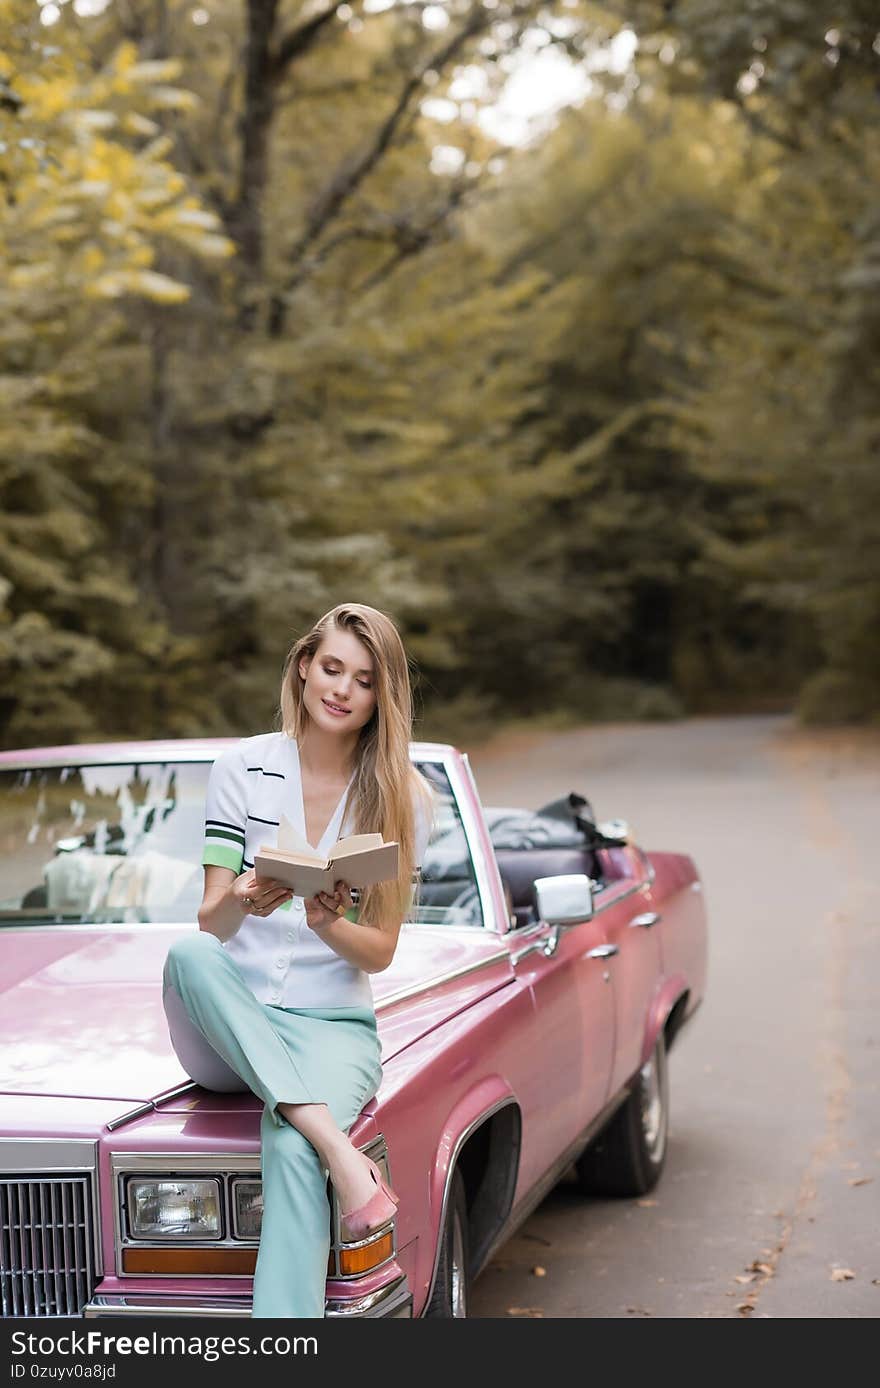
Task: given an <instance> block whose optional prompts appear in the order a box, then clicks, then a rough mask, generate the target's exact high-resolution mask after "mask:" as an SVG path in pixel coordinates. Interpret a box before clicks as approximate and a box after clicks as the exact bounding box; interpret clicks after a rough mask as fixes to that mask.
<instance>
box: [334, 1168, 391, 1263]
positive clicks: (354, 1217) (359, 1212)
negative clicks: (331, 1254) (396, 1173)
mask: <svg viewBox="0 0 880 1388" xmlns="http://www.w3.org/2000/svg"><path fill="white" fill-rule="evenodd" d="M367 1161H368V1162H369V1163H370V1175H371V1176H372V1178H373V1180H374V1181H375V1183H376V1186H377V1190H376V1193H375V1195H371V1196H370V1198H369V1200H368V1201H367V1203H366V1204H365V1205H359V1206H358V1208H357V1209H356V1210H352V1211H351V1213H350V1214H344V1215H342V1216H341V1219H342V1237H343V1239H345V1241H346V1242H347V1243H359V1242H360V1240H361V1239H367V1238H369V1237H370V1235H371V1234H375V1233H376V1232H377V1231H378V1230H379V1229H381V1228H382V1226H383V1224H388V1223H389V1221H390V1220H392V1219H393V1218H394V1216H395V1214H396V1213H397V1207H398V1205H399V1204H400V1198H399V1196H398V1195H397V1194H396V1193H395V1192H394V1191H393V1190H392V1189H391V1187H390V1186H389V1184H388V1182H387V1181H386V1180H385V1179H384V1178H383V1176H382V1172H381V1171H380V1170H379V1168H378V1166H377V1165H376V1163H375V1162H374V1161H371V1159H370V1158H369V1157H367Z"/></svg>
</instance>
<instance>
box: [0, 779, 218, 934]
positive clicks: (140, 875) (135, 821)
mask: <svg viewBox="0 0 880 1388" xmlns="http://www.w3.org/2000/svg"><path fill="white" fill-rule="evenodd" d="M210 769H211V766H210V762H140V763H137V764H132V763H131V762H128V763H125V764H121V765H116V766H83V765H74V766H63V767H62V766H53V767H40V768H30V769H27V770H22V771H2V772H0V845H2V859H0V918H2V919H3V920H5V921H10V920H14V921H18V922H23V923H27V921H29V920H33V921H35V922H42V921H47V920H49V921H71V922H76V921H83V920H88V921H99V922H100V921H111V920H112V921H168V922H172V921H181V922H182V921H195V919H196V916H197V912H198V908H199V904H200V902H201V898H202V869H201V866H200V863H201V856H202V837H203V833H204V815H205V790H206V787H207V784H208V773H209V772H210Z"/></svg>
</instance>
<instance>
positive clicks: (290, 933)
mask: <svg viewBox="0 0 880 1388" xmlns="http://www.w3.org/2000/svg"><path fill="white" fill-rule="evenodd" d="M287 938H288V940H292V939H293V938H294V934H293V931H292V930H288V932H287Z"/></svg>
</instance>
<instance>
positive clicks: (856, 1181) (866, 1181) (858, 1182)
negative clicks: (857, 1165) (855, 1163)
mask: <svg viewBox="0 0 880 1388" xmlns="http://www.w3.org/2000/svg"><path fill="white" fill-rule="evenodd" d="M873 1179H874V1177H873V1176H850V1178H849V1180H848V1181H847V1183H846V1184H847V1185H848V1186H869V1185H870V1184H871V1182H872V1181H873Z"/></svg>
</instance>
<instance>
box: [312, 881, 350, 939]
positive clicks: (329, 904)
mask: <svg viewBox="0 0 880 1388" xmlns="http://www.w3.org/2000/svg"><path fill="white" fill-rule="evenodd" d="M305 905H306V922H307V924H308V926H309V929H310V930H326V928H327V926H328V925H332V924H333V922H334V921H335V920H338V919H339V917H340V916H344V915H345V913H346V911H350V910H351V908H352V906H353V905H354V902H353V901H352V898H351V891H350V889H349V886H348V883H347V882H342V881H339V882H337V883H336V884H335V886H334V889H333V891H332V892H318V893H317V895H316V896H310V897H308V898H307V899H306V904H305Z"/></svg>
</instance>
